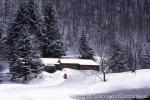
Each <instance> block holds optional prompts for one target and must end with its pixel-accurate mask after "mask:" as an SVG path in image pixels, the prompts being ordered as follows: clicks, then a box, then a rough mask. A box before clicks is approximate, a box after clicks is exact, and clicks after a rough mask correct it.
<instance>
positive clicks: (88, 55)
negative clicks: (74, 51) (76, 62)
mask: <svg viewBox="0 0 150 100" xmlns="http://www.w3.org/2000/svg"><path fill="white" fill-rule="evenodd" d="M79 52H80V55H81V58H82V59H93V55H94V51H93V49H92V48H91V47H90V46H89V43H88V41H87V37H86V34H85V32H82V35H81V38H80V49H79Z"/></svg>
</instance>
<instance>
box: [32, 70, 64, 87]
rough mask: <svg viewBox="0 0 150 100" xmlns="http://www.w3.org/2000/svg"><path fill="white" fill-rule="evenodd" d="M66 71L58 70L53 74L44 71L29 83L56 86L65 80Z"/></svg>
mask: <svg viewBox="0 0 150 100" xmlns="http://www.w3.org/2000/svg"><path fill="white" fill-rule="evenodd" d="M63 75H64V72H62V71H56V72H55V73H53V74H50V73H48V72H42V73H41V74H39V75H38V76H37V78H35V79H33V80H31V81H30V82H29V84H32V85H45V86H46V85H47V86H56V85H59V84H60V83H62V82H63V81H64V78H63Z"/></svg>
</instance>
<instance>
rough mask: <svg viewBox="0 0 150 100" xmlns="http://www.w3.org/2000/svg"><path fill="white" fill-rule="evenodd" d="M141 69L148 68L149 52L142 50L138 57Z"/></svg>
mask: <svg viewBox="0 0 150 100" xmlns="http://www.w3.org/2000/svg"><path fill="white" fill-rule="evenodd" d="M139 62H140V66H141V68H143V69H145V68H150V50H143V51H142V53H141V54H140V57H139Z"/></svg>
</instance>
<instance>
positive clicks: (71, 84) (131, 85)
mask: <svg viewBox="0 0 150 100" xmlns="http://www.w3.org/2000/svg"><path fill="white" fill-rule="evenodd" d="M64 73H66V74H67V75H68V79H66V80H65V79H64V78H63V75H64ZM95 74H97V72H95V71H77V70H72V69H63V71H57V72H55V73H53V74H49V73H47V72H42V73H41V74H40V75H39V76H38V78H36V79H33V80H32V81H31V82H30V83H28V84H14V83H3V84H1V85H0V100H74V98H72V96H77V95H78V96H79V95H90V94H95V95H101V94H127V95H132V94H133V95H136V94H138V95H150V77H149V75H150V70H149V69H145V70H138V71H136V73H131V72H124V73H115V74H107V82H101V79H100V78H98V77H97V76H96V75H95ZM95 100H100V99H95ZM105 100H107V99H105Z"/></svg>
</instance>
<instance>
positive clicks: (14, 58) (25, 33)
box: [7, 0, 42, 79]
mask: <svg viewBox="0 0 150 100" xmlns="http://www.w3.org/2000/svg"><path fill="white" fill-rule="evenodd" d="M37 14H38V13H37V12H36V6H35V4H34V2H33V0H28V2H27V1H22V3H21V5H20V8H19V10H18V14H17V16H16V19H15V21H14V23H13V24H12V25H11V27H10V28H9V30H8V35H7V44H8V45H9V46H10V49H11V50H10V51H11V64H10V73H11V74H12V75H13V78H12V79H16V78H21V77H26V76H27V75H28V74H31V73H32V74H34V76H36V75H37V74H38V73H39V72H40V71H41V67H42V64H41V62H40V57H39V54H38V51H37V50H38V48H39V43H37V40H38V39H37V37H38V36H39V34H40V30H39V28H38V26H39V25H38V17H37ZM25 79H26V78H25Z"/></svg>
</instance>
